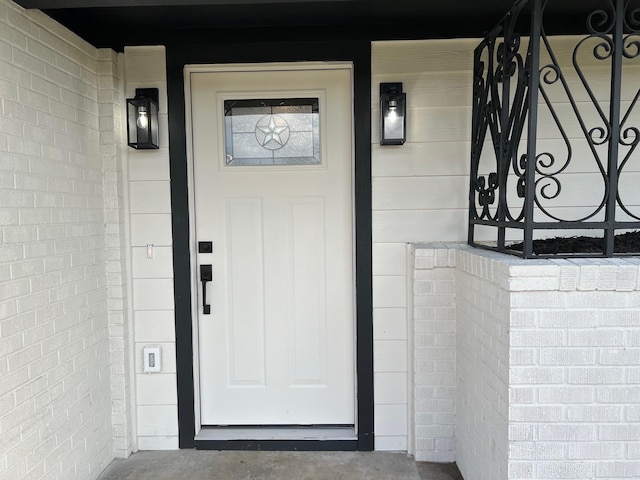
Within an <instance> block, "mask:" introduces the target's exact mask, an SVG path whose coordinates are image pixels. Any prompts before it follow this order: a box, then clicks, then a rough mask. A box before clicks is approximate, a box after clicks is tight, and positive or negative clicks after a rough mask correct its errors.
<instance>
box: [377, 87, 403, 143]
mask: <svg viewBox="0 0 640 480" xmlns="http://www.w3.org/2000/svg"><path fill="white" fill-rule="evenodd" d="M406 105H407V94H406V93H402V83H381V84H380V145H402V144H403V143H404V142H405V141H406V139H407V115H406Z"/></svg>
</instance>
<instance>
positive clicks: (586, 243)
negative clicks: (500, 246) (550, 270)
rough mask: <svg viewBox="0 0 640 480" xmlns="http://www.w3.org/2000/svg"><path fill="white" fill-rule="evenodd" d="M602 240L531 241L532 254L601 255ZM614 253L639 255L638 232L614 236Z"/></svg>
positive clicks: (519, 246)
mask: <svg viewBox="0 0 640 480" xmlns="http://www.w3.org/2000/svg"><path fill="white" fill-rule="evenodd" d="M507 248H508V249H509V250H516V251H520V252H521V251H522V249H523V248H524V245H523V244H522V243H515V244H513V245H509V246H508V247H507ZM603 250H604V239H602V238H598V237H554V238H546V239H543V240H534V241H533V253H535V254H537V255H557V254H568V253H572V254H577V255H579V254H581V253H589V254H593V253H596V254H597V253H602V252H603ZM614 252H615V253H640V231H638V232H628V233H621V234H619V235H616V236H615V241H614Z"/></svg>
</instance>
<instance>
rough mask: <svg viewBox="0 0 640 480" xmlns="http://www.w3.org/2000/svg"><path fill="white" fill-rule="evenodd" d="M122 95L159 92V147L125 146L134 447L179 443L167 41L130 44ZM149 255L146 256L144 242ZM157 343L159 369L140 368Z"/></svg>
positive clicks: (158, 447) (167, 446) (164, 446)
mask: <svg viewBox="0 0 640 480" xmlns="http://www.w3.org/2000/svg"><path fill="white" fill-rule="evenodd" d="M124 58H125V76H126V88H125V90H126V96H127V98H130V97H133V96H134V95H135V89H136V88H158V89H159V93H160V110H159V117H160V118H159V119H160V132H159V137H160V149H159V150H133V149H130V148H129V149H128V150H127V151H128V176H129V193H130V203H129V205H130V212H129V215H130V216H129V221H130V225H131V236H130V242H131V265H132V268H131V269H132V272H131V278H132V288H133V298H132V302H133V310H134V322H133V323H134V341H135V349H134V359H133V367H134V368H135V378H136V387H135V395H136V416H137V421H136V430H137V441H138V448H140V449H141V450H162V449H175V448H178V407H177V404H178V394H177V389H176V361H175V359H176V350H175V327H174V310H173V309H174V303H173V257H172V237H171V190H170V178H169V148H168V146H169V132H168V129H167V85H166V60H165V50H164V47H127V48H125V53H124ZM149 244H151V245H153V258H152V259H149V258H147V245H149ZM147 344H154V345H160V346H161V347H162V372H161V373H154V374H144V373H143V372H142V368H143V357H142V349H143V347H144V346H145V345H147Z"/></svg>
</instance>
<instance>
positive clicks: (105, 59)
mask: <svg viewBox="0 0 640 480" xmlns="http://www.w3.org/2000/svg"><path fill="white" fill-rule="evenodd" d="M119 60H120V59H119V57H118V55H117V54H116V53H115V52H113V51H112V50H107V49H102V50H99V51H98V102H99V105H98V106H99V109H100V151H101V154H102V165H103V175H104V181H103V184H104V209H105V219H104V223H105V235H106V236H105V249H106V252H105V253H106V271H107V302H108V305H109V341H110V352H109V357H110V365H111V378H110V382H111V397H112V423H113V437H114V438H113V449H114V453H115V455H116V456H118V457H127V456H128V455H129V454H130V453H131V452H132V451H133V450H135V449H136V447H135V442H134V441H133V439H132V431H131V430H132V428H131V422H132V418H131V395H132V389H131V381H130V379H131V358H130V357H131V353H130V352H131V349H132V346H131V342H130V338H131V335H132V331H131V330H132V328H131V318H130V314H129V303H128V281H129V274H128V270H127V258H126V248H127V236H126V233H127V231H126V228H125V226H126V218H125V200H126V192H125V189H126V185H125V179H124V176H123V175H124V173H125V170H124V168H125V162H124V160H125V151H124V148H125V147H124V144H125V143H126V135H125V134H123V133H124V132H123V123H124V122H125V121H126V119H125V118H123V117H124V115H125V110H124V105H123V94H124V92H123V85H122V84H123V79H122V72H121V69H122V66H121V65H120V61H119Z"/></svg>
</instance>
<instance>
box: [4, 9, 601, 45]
mask: <svg viewBox="0 0 640 480" xmlns="http://www.w3.org/2000/svg"><path fill="white" fill-rule="evenodd" d="M15 1H16V2H17V3H18V4H20V5H21V6H23V7H25V8H36V9H40V10H42V11H44V13H46V14H47V15H49V16H51V17H52V18H54V19H55V20H57V21H59V22H60V23H62V24H63V25H65V26H66V27H67V28H69V29H70V30H72V31H73V32H75V33H76V34H78V35H79V36H81V37H82V38H84V39H85V40H87V41H88V42H89V43H91V44H93V45H94V46H96V47H110V48H114V49H115V50H119V51H120V50H122V48H123V47H124V46H125V45H145V44H167V43H171V42H174V43H175V42H183V43H189V42H202V41H205V40H207V41H214V42H215V43H224V42H234V43H239V42H240V43H241V42H244V41H247V42H256V41H260V40H261V39H262V40H263V41H264V40H265V39H268V40H270V41H279V40H289V39H298V38H315V37H317V38H324V39H326V38H327V37H330V38H332V39H335V40H340V39H343V38H344V39H349V38H358V39H362V38H367V39H370V40H390V39H413V38H459V37H463V38H464V37H482V36H484V34H485V33H486V32H488V31H489V30H491V28H492V27H493V26H494V25H495V24H496V23H498V22H499V20H500V19H501V18H502V17H503V16H504V14H505V13H506V12H507V11H508V10H509V9H510V7H511V6H512V5H513V3H514V0H393V1H392V0H15ZM602 1H603V0H550V1H549V3H548V5H547V14H546V22H547V24H546V27H547V32H548V33H551V34H571V33H579V32H582V30H583V29H584V25H585V21H586V17H587V15H588V14H589V13H590V12H592V11H593V10H595V9H596V8H597V7H598V6H601V5H602Z"/></svg>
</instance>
